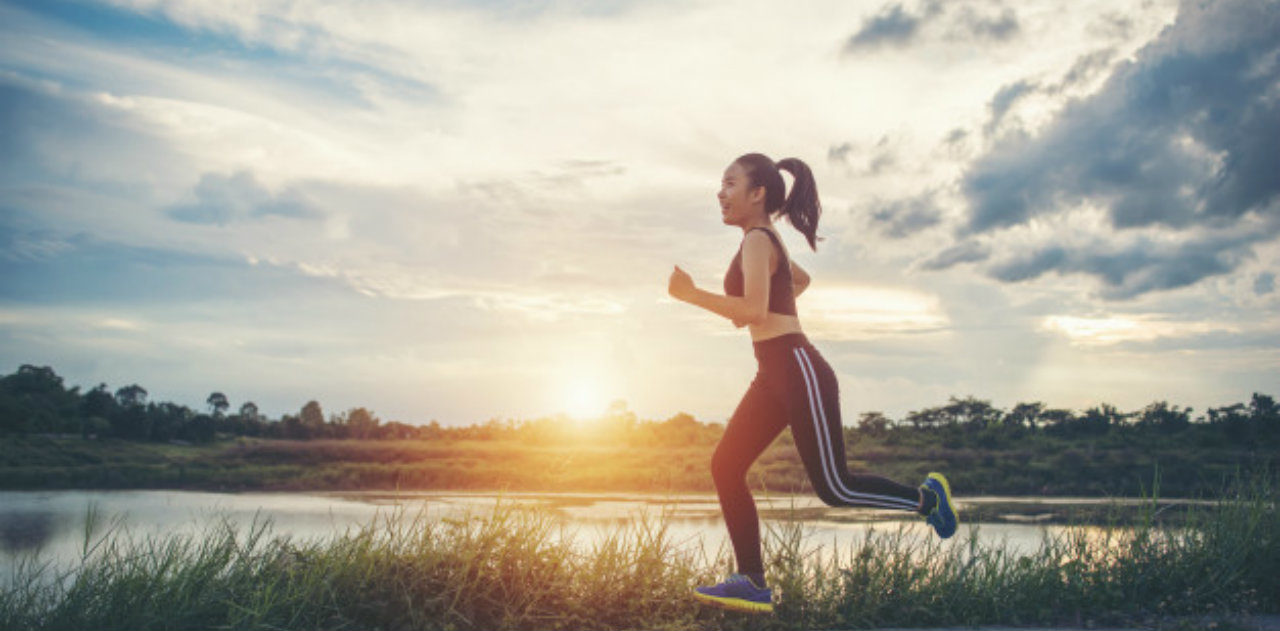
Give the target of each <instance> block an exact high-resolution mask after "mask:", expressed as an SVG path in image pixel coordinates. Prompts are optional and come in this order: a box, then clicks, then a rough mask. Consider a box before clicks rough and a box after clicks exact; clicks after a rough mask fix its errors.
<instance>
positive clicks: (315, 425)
mask: <svg viewBox="0 0 1280 631" xmlns="http://www.w3.org/2000/svg"><path fill="white" fill-rule="evenodd" d="M299 419H300V420H301V422H302V430H303V432H304V436H303V438H319V437H320V436H323V435H324V410H322V409H320V403H318V402H316V401H314V400H312V401H307V404H306V405H304V406H302V411H301V412H300V413H299Z"/></svg>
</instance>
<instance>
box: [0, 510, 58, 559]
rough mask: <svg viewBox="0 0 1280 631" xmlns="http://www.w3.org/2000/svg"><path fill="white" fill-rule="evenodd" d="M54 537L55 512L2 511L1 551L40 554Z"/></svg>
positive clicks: (0, 516)
mask: <svg viewBox="0 0 1280 631" xmlns="http://www.w3.org/2000/svg"><path fill="white" fill-rule="evenodd" d="M53 535H54V513H53V511H49V510H35V511H14V510H8V509H0V549H3V550H4V552H6V553H7V554H19V553H24V552H39V551H40V550H42V549H43V548H44V547H45V545H46V544H47V543H49V540H51V539H52V538H53Z"/></svg>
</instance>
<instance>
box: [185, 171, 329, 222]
mask: <svg viewBox="0 0 1280 631" xmlns="http://www.w3.org/2000/svg"><path fill="white" fill-rule="evenodd" d="M194 193H195V198H196V201H195V202H193V203H190V204H180V205H177V206H173V207H171V208H169V209H168V210H167V211H166V214H168V215H169V217H170V218H172V219H175V220H177V221H182V222H185V223H197V224H217V225H226V224H228V223H231V222H232V221H235V220H237V219H242V218H253V217H266V216H269V215H276V216H281V217H293V218H297V219H306V218H314V217H319V216H320V213H319V212H317V211H316V210H315V209H314V208H312V207H311V206H310V205H309V204H308V203H307V201H306V200H305V199H304V198H303V197H302V195H301V194H300V193H298V192H297V191H294V190H289V191H285V192H282V193H280V194H278V195H277V194H272V193H271V192H270V191H268V190H267V189H265V188H263V186H262V185H261V184H259V183H258V180H257V179H256V178H254V177H253V174H252V173H249V172H247V171H238V172H236V173H233V174H231V175H222V174H219V173H206V174H204V175H203V176H201V177H200V182H199V183H198V184H196V187H195V191H194Z"/></svg>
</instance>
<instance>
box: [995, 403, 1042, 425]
mask: <svg viewBox="0 0 1280 631" xmlns="http://www.w3.org/2000/svg"><path fill="white" fill-rule="evenodd" d="M1044 410H1045V404H1043V403H1041V402H1039V401H1036V402H1035V403H1019V404H1017V405H1015V406H1013V409H1012V410H1009V413H1008V414H1005V415H1004V420H1003V424H1004V426H1005V427H1025V428H1027V429H1030V430H1035V429H1036V426H1037V425H1038V424H1039V422H1040V415H1042V414H1044Z"/></svg>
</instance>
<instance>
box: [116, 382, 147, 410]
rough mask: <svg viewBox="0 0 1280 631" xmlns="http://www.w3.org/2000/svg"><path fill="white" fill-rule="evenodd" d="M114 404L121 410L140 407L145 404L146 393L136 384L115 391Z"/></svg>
mask: <svg viewBox="0 0 1280 631" xmlns="http://www.w3.org/2000/svg"><path fill="white" fill-rule="evenodd" d="M116 403H117V404H119V406H120V407H122V408H130V407H140V406H143V405H146V403H147V391H146V389H145V388H143V387H142V386H140V385H138V384H136V383H135V384H133V385H131V386H125V387H123V388H120V389H119V390H116Z"/></svg>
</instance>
